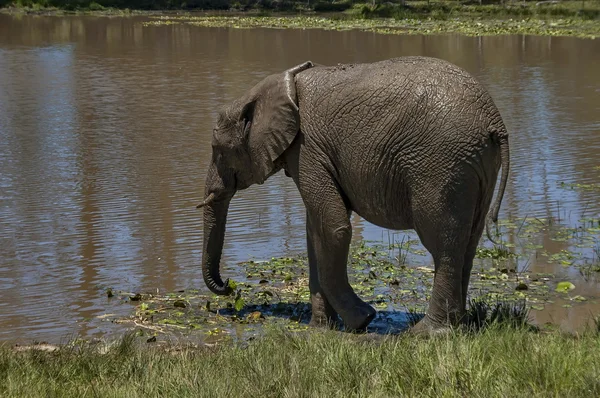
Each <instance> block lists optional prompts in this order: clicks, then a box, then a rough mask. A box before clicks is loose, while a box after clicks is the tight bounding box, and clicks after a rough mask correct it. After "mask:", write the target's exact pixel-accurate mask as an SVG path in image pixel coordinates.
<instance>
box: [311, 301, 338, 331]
mask: <svg viewBox="0 0 600 398" xmlns="http://www.w3.org/2000/svg"><path fill="white" fill-rule="evenodd" d="M311 304H312V311H311V312H312V314H311V318H310V323H309V326H315V327H329V328H331V329H337V328H338V327H339V318H338V314H337V312H335V310H334V309H333V307H332V306H331V305H330V304H329V303H328V302H327V300H326V299H325V298H323V296H322V295H321V294H320V293H317V294H314V295H312V296H311Z"/></svg>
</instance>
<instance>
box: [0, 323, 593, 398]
mask: <svg viewBox="0 0 600 398" xmlns="http://www.w3.org/2000/svg"><path fill="white" fill-rule="evenodd" d="M100 352H102V353H100ZM599 375H600V337H599V335H598V334H596V333H594V332H591V331H590V332H588V333H587V334H584V335H582V336H578V337H574V336H567V335H563V334H560V333H558V332H552V333H544V334H542V333H532V332H528V331H525V330H523V329H511V328H491V329H487V330H486V331H484V332H482V333H477V334H466V333H455V334H453V335H449V336H443V337H437V338H431V339H426V338H417V337H414V336H410V335H406V334H405V335H400V336H395V337H377V336H376V337H372V336H368V335H366V336H365V335H351V334H343V333H339V332H332V331H323V330H317V331H310V332H302V333H289V332H284V331H281V330H273V331H270V332H269V333H267V335H266V336H265V337H262V338H260V339H257V340H254V341H252V342H250V343H248V344H246V345H233V344H224V345H217V346H214V347H206V346H204V347H190V346H180V347H173V346H169V345H162V346H161V345H158V344H157V343H148V344H147V343H141V344H140V343H139V342H137V341H136V340H135V339H134V338H133V337H131V336H129V337H126V338H124V339H123V340H122V341H121V342H119V343H117V344H114V345H112V346H108V348H106V347H104V346H103V347H102V349H101V350H98V347H97V346H96V347H93V346H85V347H83V348H79V349H75V348H63V349H61V350H59V351H58V352H54V353H48V352H40V351H35V350H29V351H26V352H15V350H13V349H11V348H10V347H0V395H1V396H3V397H24V396H27V397H38V396H44V397H47V396H60V397H85V396H90V397H93V396H101V397H155V396H156V397H158V396H160V397H167V396H168V397H175V396H176V397H186V396H195V397H391V396H420V397H427V396H431V397H434V396H435V397H464V396H469V397H509V396H510V397H547V396H568V397H592V396H599V395H600V377H598V376H599Z"/></svg>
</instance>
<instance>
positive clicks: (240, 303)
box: [234, 291, 244, 312]
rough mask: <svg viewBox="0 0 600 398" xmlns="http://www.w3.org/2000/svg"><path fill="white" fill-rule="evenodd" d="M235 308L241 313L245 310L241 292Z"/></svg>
mask: <svg viewBox="0 0 600 398" xmlns="http://www.w3.org/2000/svg"><path fill="white" fill-rule="evenodd" d="M234 308H235V310H236V311H238V312H239V311H241V310H242V308H244V299H243V298H242V295H241V292H239V291H238V295H237V296H236V298H235V304H234Z"/></svg>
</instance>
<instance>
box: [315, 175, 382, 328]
mask: <svg viewBox="0 0 600 398" xmlns="http://www.w3.org/2000/svg"><path fill="white" fill-rule="evenodd" d="M321 181H323V180H321ZM320 188H321V189H319V196H318V197H316V196H312V195H308V197H306V195H304V199H305V204H306V206H307V215H308V217H307V218H308V219H309V222H308V223H307V227H308V229H309V236H310V237H311V238H312V242H313V248H314V255H315V259H316V263H317V270H318V282H319V285H320V287H321V291H322V292H323V293H324V295H325V298H326V299H327V301H328V302H329V303H330V304H331V306H332V307H333V309H334V310H335V311H336V312H337V313H338V314H339V315H340V316H341V318H342V320H343V321H344V324H345V326H346V328H347V329H349V330H359V329H363V328H365V327H366V326H367V325H368V324H369V323H370V322H371V321H372V320H373V318H374V317H375V314H376V312H375V309H374V308H373V307H371V306H370V305H368V304H367V303H365V302H364V301H362V300H361V299H360V298H359V297H358V296H357V295H356V293H354V290H353V289H352V287H351V286H350V283H349V282H348V273H347V261H348V250H349V247H350V238H351V237H352V226H351V224H350V216H349V211H348V209H346V207H345V205H344V201H343V200H342V197H341V195H340V193H339V192H338V191H337V189H336V188H335V185H334V184H333V183H332V184H331V186H330V188H329V189H327V190H325V191H324V190H323V189H322V188H323V187H320Z"/></svg>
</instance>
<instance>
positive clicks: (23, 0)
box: [0, 0, 600, 20]
mask: <svg viewBox="0 0 600 398" xmlns="http://www.w3.org/2000/svg"><path fill="white" fill-rule="evenodd" d="M2 7H13V8H16V9H20V10H25V11H27V12H37V11H42V10H47V9H60V10H68V11H106V10H107V9H117V10H126V11H128V10H185V11H201V10H206V11H208V10H218V11H228V10H229V11H250V12H259V13H269V12H287V13H289V12H292V13H294V12H299V13H306V12H337V13H341V12H343V13H344V15H345V16H346V17H354V18H395V19H403V18H433V19H442V20H443V19H448V18H453V17H483V18H485V17H522V18H577V19H586V20H590V19H597V18H600V1H598V0H580V1H557V0H549V1H548V0H546V1H522V2H516V1H507V0H466V1H465V0H459V1H451V0H435V1H423V0H416V1H415V0H392V1H383V0H373V1H368V2H365V1H364V0H358V1H355V0H341V1H340V0H306V1H297V0H0V8H2Z"/></svg>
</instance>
